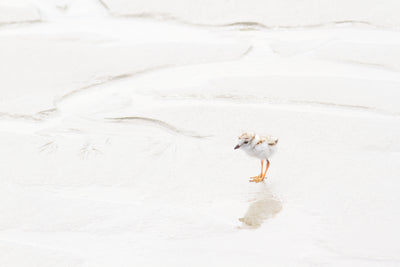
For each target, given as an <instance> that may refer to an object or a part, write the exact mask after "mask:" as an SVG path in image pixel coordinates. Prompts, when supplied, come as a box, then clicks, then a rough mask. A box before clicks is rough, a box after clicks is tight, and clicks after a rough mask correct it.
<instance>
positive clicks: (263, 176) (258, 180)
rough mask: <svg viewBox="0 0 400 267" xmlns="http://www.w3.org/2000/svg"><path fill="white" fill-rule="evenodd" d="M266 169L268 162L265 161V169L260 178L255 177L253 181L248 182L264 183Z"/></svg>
mask: <svg viewBox="0 0 400 267" xmlns="http://www.w3.org/2000/svg"><path fill="white" fill-rule="evenodd" d="M268 168H269V160H267V167H266V168H265V172H264V174H262V175H261V176H260V177H255V178H254V179H252V180H250V182H256V183H259V182H261V181H264V179H265V175H267V171H268ZM261 173H262V171H261Z"/></svg>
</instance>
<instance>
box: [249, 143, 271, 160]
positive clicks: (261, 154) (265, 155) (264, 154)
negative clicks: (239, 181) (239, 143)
mask: <svg viewBox="0 0 400 267" xmlns="http://www.w3.org/2000/svg"><path fill="white" fill-rule="evenodd" d="M246 152H247V154H248V155H250V156H252V157H256V158H258V159H269V158H270V157H271V156H272V154H273V153H274V152H275V147H271V146H268V145H266V146H263V147H260V148H259V149H257V148H254V149H249V150H246Z"/></svg>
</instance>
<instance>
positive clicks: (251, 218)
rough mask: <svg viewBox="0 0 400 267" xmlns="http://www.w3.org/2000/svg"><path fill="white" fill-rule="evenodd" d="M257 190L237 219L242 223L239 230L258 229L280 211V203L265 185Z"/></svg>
mask: <svg viewBox="0 0 400 267" xmlns="http://www.w3.org/2000/svg"><path fill="white" fill-rule="evenodd" d="M259 190H260V191H258V192H257V193H256V198H255V200H253V201H252V202H251V204H250V205H249V207H248V209H247V211H246V213H245V214H244V216H243V217H242V218H239V221H241V222H242V226H240V228H244V229H249V228H250V229H254V228H258V227H260V226H261V225H262V224H263V222H264V221H265V220H267V219H270V218H272V217H274V216H275V215H276V214H277V213H279V212H280V211H281V210H282V202H281V201H280V200H279V199H278V198H277V197H276V196H274V194H273V193H272V191H271V189H270V188H269V187H268V186H267V185H265V184H264V185H262V187H261V188H259Z"/></svg>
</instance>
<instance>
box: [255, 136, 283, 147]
mask: <svg viewBox="0 0 400 267" xmlns="http://www.w3.org/2000/svg"><path fill="white" fill-rule="evenodd" d="M262 143H267V144H268V145H270V146H274V145H276V144H277V143H278V138H276V137H273V136H269V135H264V136H261V137H260V141H258V143H257V144H262Z"/></svg>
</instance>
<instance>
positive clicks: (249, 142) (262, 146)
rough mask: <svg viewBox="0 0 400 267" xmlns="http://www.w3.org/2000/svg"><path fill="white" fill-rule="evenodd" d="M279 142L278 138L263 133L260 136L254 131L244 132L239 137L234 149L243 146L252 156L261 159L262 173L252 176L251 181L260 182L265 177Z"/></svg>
mask: <svg viewBox="0 0 400 267" xmlns="http://www.w3.org/2000/svg"><path fill="white" fill-rule="evenodd" d="M277 143H278V138H275V137H272V136H268V135H263V136H260V135H258V134H255V133H253V132H246V133H243V134H242V135H241V136H239V138H238V143H237V145H236V146H235V148H234V149H238V148H241V149H243V150H244V151H246V153H247V154H249V155H250V156H252V157H255V158H258V159H260V160H261V173H260V174H259V175H257V176H253V177H250V178H252V179H250V182H256V183H259V182H261V181H263V180H264V179H265V175H266V174H267V171H268V168H269V158H270V157H271V156H272V154H274V152H275V151H276V144H277ZM264 160H265V161H266V165H267V166H266V168H265V171H263V165H264Z"/></svg>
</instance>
